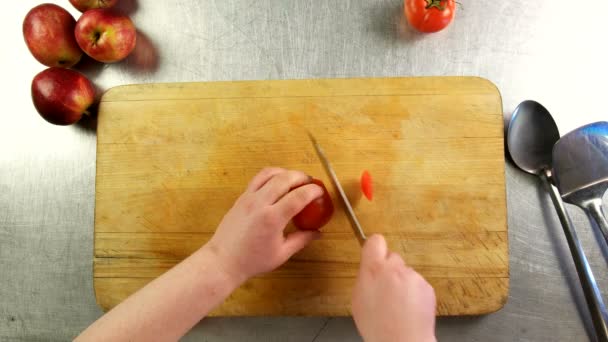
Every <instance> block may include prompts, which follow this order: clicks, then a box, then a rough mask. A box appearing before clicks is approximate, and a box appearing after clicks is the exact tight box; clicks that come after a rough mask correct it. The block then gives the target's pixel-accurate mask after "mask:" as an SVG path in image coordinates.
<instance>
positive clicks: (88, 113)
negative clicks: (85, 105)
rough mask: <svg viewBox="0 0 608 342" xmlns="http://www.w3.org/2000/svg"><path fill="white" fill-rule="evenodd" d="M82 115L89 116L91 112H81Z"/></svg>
mask: <svg viewBox="0 0 608 342" xmlns="http://www.w3.org/2000/svg"><path fill="white" fill-rule="evenodd" d="M82 114H84V115H86V116H91V112H90V111H89V110H88V109H87V110H85V111H84V112H82Z"/></svg>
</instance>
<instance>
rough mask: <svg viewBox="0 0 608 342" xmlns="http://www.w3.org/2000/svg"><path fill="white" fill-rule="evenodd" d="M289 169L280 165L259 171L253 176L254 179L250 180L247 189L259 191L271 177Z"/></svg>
mask: <svg viewBox="0 0 608 342" xmlns="http://www.w3.org/2000/svg"><path fill="white" fill-rule="evenodd" d="M285 171H287V170H285V169H283V168H280V167H267V168H264V169H262V171H260V172H258V174H257V175H255V176H254V177H253V179H252V180H251V181H250V182H249V185H248V186H247V191H249V192H256V191H258V190H259V189H260V188H261V187H262V186H264V184H266V182H268V180H270V178H272V177H273V176H275V175H278V174H279V173H281V172H285Z"/></svg>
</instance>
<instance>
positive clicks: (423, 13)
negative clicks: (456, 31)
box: [403, 0, 456, 33]
mask: <svg viewBox="0 0 608 342" xmlns="http://www.w3.org/2000/svg"><path fill="white" fill-rule="evenodd" d="M404 1H405V3H404V6H403V7H404V10H405V16H406V17H407V21H408V22H409V23H410V25H412V26H413V27H414V28H415V29H416V30H418V31H420V32H425V33H430V32H437V31H441V30H443V29H444V28H446V27H447V26H448V25H449V24H450V23H451V22H452V20H453V19H454V13H455V12H456V2H455V1H454V0H404Z"/></svg>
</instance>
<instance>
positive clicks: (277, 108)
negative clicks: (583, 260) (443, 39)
mask: <svg viewBox="0 0 608 342" xmlns="http://www.w3.org/2000/svg"><path fill="white" fill-rule="evenodd" d="M307 129H308V130H310V131H312V132H313V133H314V134H315V136H316V137H317V139H318V141H319V143H320V144H321V145H322V146H323V148H324V149H325V150H326V152H327V155H328V157H329V158H330V160H331V162H332V164H333V166H334V168H335V169H336V172H337V174H338V177H339V178H340V180H341V182H342V183H343V184H344V186H345V187H346V191H347V193H348V196H349V198H350V200H351V201H352V202H353V204H354V206H355V211H356V213H357V215H358V216H359V219H360V221H361V224H362V226H363V228H364V230H365V232H366V233H367V234H368V235H371V234H373V233H381V234H384V235H385V236H386V238H387V239H388V242H389V245H390V248H391V249H393V250H394V251H397V252H399V253H400V254H401V255H402V256H403V257H404V259H405V261H406V262H407V263H408V264H409V265H411V266H412V267H414V268H415V269H416V270H417V271H419V272H420V273H421V274H422V275H423V276H425V277H426V278H427V279H428V281H429V282H430V283H431V284H432V285H433V286H434V288H435V291H436V294H437V301H438V302H437V304H438V305H437V311H438V314H439V315H473V314H483V313H489V312H492V311H495V310H498V309H499V308H501V307H502V306H503V305H504V303H505V301H506V299H507V294H508V287H509V257H508V242H507V225H506V201H505V175H504V152H503V114H502V105H501V98H500V94H499V92H498V90H497V89H496V87H495V86H494V85H493V84H492V83H491V82H489V81H487V80H484V79H481V78H474V77H429V78H376V79H331V80H325V79H323V80H290V81H252V82H219V83H178V84H148V85H130V86H123V87H117V88H113V89H111V90H109V91H108V92H107V93H106V94H105V95H104V96H103V98H102V100H101V105H100V111H99V124H98V138H97V141H98V143H97V179H96V207H95V257H94V285H95V294H96V297H97V302H98V303H99V305H100V306H101V307H102V308H104V309H106V310H107V309H110V308H111V307H113V306H115V305H116V304H118V303H119V302H120V301H122V300H123V299H125V298H126V297H127V296H128V295H130V294H131V293H133V292H134V291H136V290H137V289H139V288H141V287H142V286H144V285H145V284H146V283H148V282H149V281H151V280H152V279H153V278H155V277H157V276H159V275H160V274H161V273H163V272H165V271H166V270H168V269H169V268H170V267H172V266H173V265H175V264H176V263H178V262H179V261H180V260H182V259H183V258H185V257H187V256H188V255H189V254H191V253H192V252H193V251H195V250H196V249H197V248H199V247H200V246H201V245H203V244H204V243H205V242H206V241H207V240H208V239H209V238H210V237H211V236H212V234H213V232H214V231H215V228H216V226H217V225H218V223H219V222H220V220H221V218H222V216H223V215H224V213H225V212H226V211H227V210H228V209H229V208H230V207H231V205H232V203H233V201H234V200H235V199H236V198H237V197H238V196H239V195H240V193H241V192H242V191H243V190H244V188H245V186H246V184H247V183H248V181H249V180H250V179H251V178H252V177H253V176H254V175H255V174H256V173H257V172H258V171H259V170H260V169H261V168H263V167H265V166H270V165H274V166H282V167H286V168H293V169H299V170H303V171H305V172H307V173H309V174H311V175H314V176H316V177H320V178H321V179H322V180H324V182H325V183H326V184H330V183H329V179H328V178H327V176H326V175H325V172H324V171H323V168H322V166H321V164H320V162H319V160H318V158H317V156H316V154H315V152H314V150H313V148H312V146H311V144H310V142H309V140H308V138H307V136H306V130H307ZM364 169H367V170H369V171H370V172H371V174H372V175H373V177H374V181H375V184H374V185H375V193H374V201H373V202H368V201H367V200H366V199H361V195H360V191H359V184H358V182H359V177H360V175H361V172H362V171H363V170H364ZM332 196H333V198H334V199H335V200H337V197H336V194H334V193H332ZM335 204H336V208H337V211H336V213H335V214H334V218H333V219H332V221H331V222H330V223H329V224H328V225H327V226H326V227H325V228H324V229H323V232H324V234H323V237H322V239H321V240H318V241H315V242H313V243H312V244H311V245H310V246H309V247H307V248H306V249H304V250H303V251H302V252H301V253H299V254H297V255H296V256H295V257H293V258H292V259H291V261H289V262H288V263H287V264H285V265H284V266H282V267H281V268H280V269H278V270H276V271H275V272H272V273H270V274H267V275H264V276H260V277H257V278H255V279H251V280H250V281H249V282H247V283H246V284H245V285H244V286H242V287H241V288H239V289H238V290H237V291H236V292H234V294H233V295H232V296H230V298H228V300H227V301H226V302H225V303H224V304H223V305H222V306H220V307H219V308H217V309H216V310H214V311H213V315H216V316H250V315H314V316H317V315H319V316H320V315H322V316H340V315H348V314H349V313H350V296H351V290H352V287H353V284H354V282H355V277H356V275H357V270H358V267H359V261H360V247H359V246H358V244H357V240H356V239H355V237H354V236H353V233H352V232H351V229H350V227H349V225H348V221H347V219H346V216H345V214H344V212H343V210H342V209H341V206H340V205H339V202H337V201H336V202H335Z"/></svg>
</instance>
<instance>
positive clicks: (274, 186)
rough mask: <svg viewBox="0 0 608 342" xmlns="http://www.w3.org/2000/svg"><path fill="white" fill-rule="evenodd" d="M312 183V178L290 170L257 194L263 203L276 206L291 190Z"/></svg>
mask: <svg viewBox="0 0 608 342" xmlns="http://www.w3.org/2000/svg"><path fill="white" fill-rule="evenodd" d="M310 181H311V178H310V176H309V175H307V174H305V173H304V172H302V171H294V170H288V171H286V172H282V173H279V174H277V175H275V176H273V177H272V178H271V179H270V180H269V181H268V182H266V184H264V186H262V187H261V188H260V190H258V191H257V194H258V196H260V198H261V200H262V201H263V202H265V203H268V204H274V203H276V202H277V201H278V200H279V199H281V197H283V196H285V194H287V193H288V192H289V190H291V189H293V188H296V187H298V186H300V185H302V184H306V183H310Z"/></svg>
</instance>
